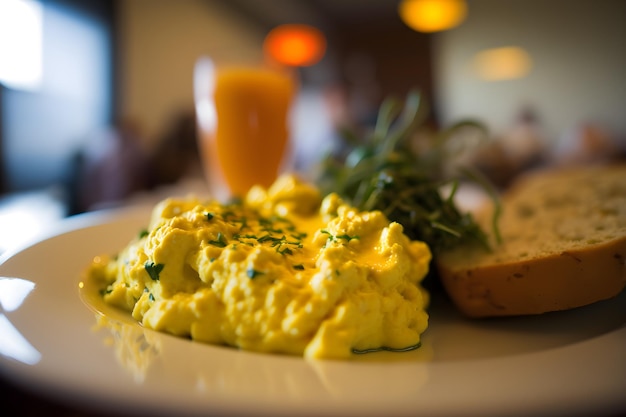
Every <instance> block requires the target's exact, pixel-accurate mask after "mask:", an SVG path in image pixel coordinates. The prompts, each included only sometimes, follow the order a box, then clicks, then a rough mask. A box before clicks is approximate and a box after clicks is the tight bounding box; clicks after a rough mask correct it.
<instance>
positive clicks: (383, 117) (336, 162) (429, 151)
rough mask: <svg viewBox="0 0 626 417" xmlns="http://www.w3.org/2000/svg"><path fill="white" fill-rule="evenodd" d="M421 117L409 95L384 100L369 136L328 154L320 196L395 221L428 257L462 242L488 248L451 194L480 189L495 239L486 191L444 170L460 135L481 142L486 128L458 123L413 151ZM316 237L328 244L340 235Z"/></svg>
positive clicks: (459, 172) (414, 95) (460, 173)
mask: <svg viewBox="0 0 626 417" xmlns="http://www.w3.org/2000/svg"><path fill="white" fill-rule="evenodd" d="M427 113H428V109H427V106H426V104H425V103H424V100H423V99H422V97H421V95H420V94H419V93H418V92H416V91H412V92H410V93H409V95H408V96H407V98H406V101H405V103H404V105H402V103H401V102H400V101H398V100H396V99H394V98H389V99H387V100H385V101H384V102H383V104H382V105H381V108H380V112H379V114H378V119H377V122H376V125H375V127H374V129H373V131H372V132H371V133H370V134H369V135H368V136H366V137H365V138H362V139H358V136H356V135H352V136H351V138H352V140H351V141H350V137H349V136H346V138H347V142H351V143H349V145H350V146H351V149H350V151H349V152H348V153H347V154H345V155H329V156H328V157H327V158H326V159H325V160H324V162H323V166H322V168H323V169H322V174H321V175H320V177H319V178H318V181H317V183H318V185H319V187H320V189H321V190H322V193H323V194H324V195H326V194H328V193H330V192H336V193H338V194H339V195H340V196H341V197H342V198H343V199H344V200H345V201H346V202H348V203H350V204H352V205H353V206H355V207H357V208H358V209H360V210H380V211H382V212H383V213H384V214H385V215H386V216H387V218H389V220H391V221H395V222H398V223H400V224H402V226H403V227H404V231H405V233H406V234H407V235H408V236H409V237H410V238H411V239H414V240H421V241H424V242H426V243H427V244H428V245H429V247H430V248H431V250H432V251H433V253H437V252H439V251H442V250H445V249H448V248H451V247H454V246H456V245H458V244H461V243H467V242H477V243H479V244H481V245H483V246H485V247H489V244H488V238H487V235H486V234H485V232H484V231H483V230H482V229H481V228H480V226H479V225H478V224H477V223H476V222H475V221H474V219H473V217H472V216H471V214H469V213H463V212H461V211H460V210H459V208H458V207H457V206H456V205H455V203H454V201H453V197H454V192H456V187H457V186H458V184H459V182H461V181H472V182H475V183H478V184H479V185H481V186H482V187H483V188H484V189H485V190H486V191H487V192H488V193H489V195H490V196H491V197H492V198H493V200H494V202H495V203H496V213H495V215H494V221H493V227H494V234H495V236H496V238H498V239H499V233H498V230H497V216H498V215H499V208H498V207H499V204H498V200H497V194H496V192H495V191H494V187H492V186H491V184H490V183H489V182H488V181H487V180H486V179H485V178H484V177H483V176H482V175H481V174H480V173H479V172H477V171H476V170H474V169H472V168H471V167H460V166H459V167H457V168H456V169H451V167H452V166H453V165H454V164H453V159H454V158H453V156H454V154H455V152H457V150H458V148H459V147H460V146H461V147H462V146H465V143H464V142H463V141H462V140H461V142H460V143H459V139H458V138H459V137H461V139H462V135H460V134H459V133H460V132H461V130H462V129H463V130H464V131H466V130H471V131H472V132H473V133H478V136H480V137H481V138H483V137H486V131H485V129H484V128H483V127H482V126H481V125H480V124H478V123H476V122H473V121H463V122H460V123H456V124H455V125H453V126H452V127H450V128H448V129H445V130H441V131H438V132H435V133H430V134H424V135H421V136H420V137H424V138H425V139H422V141H423V142H424V143H419V144H418V146H415V142H414V139H415V138H416V137H417V133H424V132H425V127H424V123H425V122H426V116H427ZM475 136H476V135H474V137H475ZM355 138H356V139H355ZM416 148H417V149H419V151H417V150H415V149H416ZM451 171H452V172H451ZM446 185H452V192H451V193H450V195H448V196H443V195H442V194H443V193H442V189H443V188H444V186H446ZM322 233H327V234H328V235H329V239H330V240H331V241H332V240H336V239H337V238H345V237H344V236H341V237H340V236H332V235H331V234H330V233H328V232H327V231H325V230H322ZM348 237H349V236H348Z"/></svg>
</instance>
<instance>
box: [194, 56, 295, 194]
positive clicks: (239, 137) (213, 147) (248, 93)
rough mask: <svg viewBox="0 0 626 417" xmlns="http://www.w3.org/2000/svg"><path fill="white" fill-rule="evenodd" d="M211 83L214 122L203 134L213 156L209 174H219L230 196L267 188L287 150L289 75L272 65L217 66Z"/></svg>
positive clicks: (291, 84) (292, 85) (291, 82)
mask: <svg viewBox="0 0 626 417" xmlns="http://www.w3.org/2000/svg"><path fill="white" fill-rule="evenodd" d="M214 82H215V84H214V92H213V97H212V100H213V105H214V111H215V125H214V128H213V131H211V132H203V136H204V138H203V140H204V141H205V143H204V144H203V145H204V149H205V152H208V153H210V154H211V155H205V156H206V157H205V160H207V157H208V158H210V159H209V162H207V163H208V164H210V165H211V164H212V165H213V167H212V169H210V170H209V174H208V175H220V176H221V177H222V179H223V180H224V181H225V183H226V185H227V187H228V189H229V194H230V195H234V196H243V195H245V193H246V192H247V191H248V190H249V189H250V187H252V186H253V185H257V184H258V185H262V186H265V187H268V186H270V185H271V184H272V183H273V182H274V180H275V179H276V177H277V176H278V174H279V170H280V168H281V165H282V163H283V159H284V156H285V154H286V150H287V145H288V140H289V128H288V116H289V108H290V105H291V101H292V99H293V95H294V92H295V82H294V80H293V78H292V77H291V76H290V75H288V74H286V73H281V72H278V71H272V70H270V69H260V68H230V69H222V70H218V71H217V72H216V73H215V80H214ZM206 142H208V143H206ZM207 145H208V146H207ZM216 165H217V167H216ZM215 168H218V171H219V173H216V169H215Z"/></svg>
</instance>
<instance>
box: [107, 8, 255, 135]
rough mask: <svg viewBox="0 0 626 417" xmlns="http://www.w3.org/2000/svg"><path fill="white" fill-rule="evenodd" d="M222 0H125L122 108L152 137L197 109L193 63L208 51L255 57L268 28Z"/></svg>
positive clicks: (219, 56) (220, 57)
mask: <svg viewBox="0 0 626 417" xmlns="http://www.w3.org/2000/svg"><path fill="white" fill-rule="evenodd" d="M220 3H221V2H220V1H219V0H185V1H171V0H123V1H120V2H119V32H118V48H119V53H118V57H119V64H118V73H119V87H118V88H119V110H118V113H119V114H121V115H122V116H123V117H124V118H126V119H131V120H134V121H136V122H138V123H139V124H140V128H141V130H142V132H143V135H144V137H145V138H147V140H148V141H150V140H155V139H156V137H157V136H159V135H160V133H161V132H162V131H164V130H166V129H167V126H168V125H170V124H171V123H172V120H171V118H172V117H173V115H176V114H180V110H181V108H182V109H184V108H189V110H190V111H192V110H193V109H192V108H190V106H192V105H193V83H192V81H193V80H192V77H193V68H194V64H195V61H196V59H197V58H198V57H200V56H202V55H210V56H211V57H213V58H214V59H215V61H217V62H224V61H226V62H229V61H245V60H255V59H257V58H259V57H260V56H261V52H262V51H261V42H262V40H263V35H264V33H260V32H259V31H258V29H257V28H254V27H251V26H250V25H247V24H246V22H244V21H242V20H240V19H241V18H238V17H237V16H235V15H233V14H232V13H229V11H228V9H226V8H224V7H223V4H222V5H221V4H220Z"/></svg>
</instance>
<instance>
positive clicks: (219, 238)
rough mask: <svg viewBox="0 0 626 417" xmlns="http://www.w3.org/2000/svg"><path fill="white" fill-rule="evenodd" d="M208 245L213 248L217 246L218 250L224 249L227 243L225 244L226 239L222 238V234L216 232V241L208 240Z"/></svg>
mask: <svg viewBox="0 0 626 417" xmlns="http://www.w3.org/2000/svg"><path fill="white" fill-rule="evenodd" d="M209 244H210V245H213V246H217V247H218V248H225V247H226V245H227V244H228V243H227V242H226V238H225V237H224V234H223V233H222V232H218V233H217V239H215V240H209Z"/></svg>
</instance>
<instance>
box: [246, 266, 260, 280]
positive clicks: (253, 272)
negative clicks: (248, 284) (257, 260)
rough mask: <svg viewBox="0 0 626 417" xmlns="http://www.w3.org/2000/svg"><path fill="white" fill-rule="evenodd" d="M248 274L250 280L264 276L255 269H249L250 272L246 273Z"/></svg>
mask: <svg viewBox="0 0 626 417" xmlns="http://www.w3.org/2000/svg"><path fill="white" fill-rule="evenodd" d="M246 274H247V275H248V278H250V279H254V278H256V277H258V276H259V275H262V274H263V272H260V271H257V270H256V269H254V268H248V270H247V271H246Z"/></svg>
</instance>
